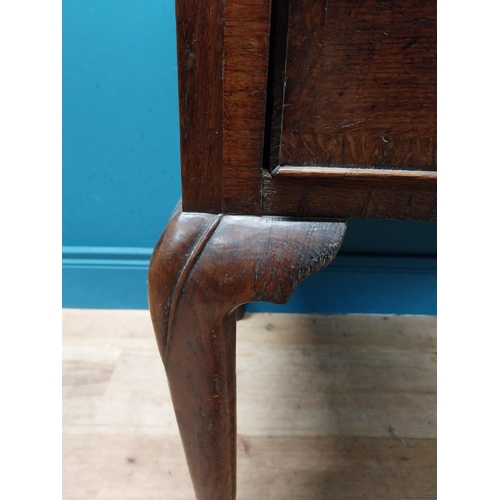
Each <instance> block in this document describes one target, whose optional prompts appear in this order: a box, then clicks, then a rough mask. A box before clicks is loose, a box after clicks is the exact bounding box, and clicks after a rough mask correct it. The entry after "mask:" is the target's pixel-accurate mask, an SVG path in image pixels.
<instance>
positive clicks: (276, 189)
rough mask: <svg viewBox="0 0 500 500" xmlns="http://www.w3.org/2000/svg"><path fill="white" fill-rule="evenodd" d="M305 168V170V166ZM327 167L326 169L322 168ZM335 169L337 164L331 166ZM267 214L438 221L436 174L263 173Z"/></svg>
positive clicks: (316, 171) (315, 170)
mask: <svg viewBox="0 0 500 500" xmlns="http://www.w3.org/2000/svg"><path fill="white" fill-rule="evenodd" d="M305 170H307V169H305ZM324 170H328V169H324ZM332 170H333V169H332ZM262 194H263V209H262V212H263V213H264V214H267V215H278V214H279V215H290V216H298V217H325V218H334V219H335V218H336V219H339V218H344V217H359V218H380V219H412V220H436V218H437V179H436V176H435V175H432V174H430V175H429V174H426V173H422V174H419V173H417V174H414V175H411V174H406V173H405V174H404V175H401V176H400V175H398V174H397V173H395V174H385V173H382V174H375V175H368V174H367V173H366V172H365V171H362V172H361V173H360V174H357V175H356V174H352V175H345V174H344V173H342V172H341V173H340V174H336V173H332V172H323V171H321V170H319V169H313V170H312V171H311V174H310V175H307V174H306V175H304V172H303V170H302V169H301V170H299V171H294V169H292V171H288V172H287V171H286V169H285V171H284V173H283V174H280V173H279V172H278V175H276V176H274V177H272V176H271V175H269V174H264V176H263V193H262Z"/></svg>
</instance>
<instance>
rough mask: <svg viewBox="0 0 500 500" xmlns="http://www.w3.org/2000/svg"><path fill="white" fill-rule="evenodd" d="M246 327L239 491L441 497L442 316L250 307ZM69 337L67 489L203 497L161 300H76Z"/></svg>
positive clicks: (290, 499) (74, 496) (145, 499)
mask: <svg viewBox="0 0 500 500" xmlns="http://www.w3.org/2000/svg"><path fill="white" fill-rule="evenodd" d="M236 339H237V341H236V370H237V379H238V429H239V431H238V432H239V435H238V437H237V441H236V446H237V460H238V477H237V486H238V499H240V500H257V499H258V500H260V499H262V498H272V499H277V500H299V499H300V500H309V499H310V498H316V499H318V500H331V499H332V498H336V499H347V498H348V499H350V500H353V499H354V500H360V499H361V498H371V499H384V500H396V499H397V500H401V499H404V500H409V499H423V498H426V499H431V498H436V362H435V361H436V358H435V352H436V351H435V348H436V318H435V317H426V316H388V317H383V316H370V315H361V316H357V315H347V316H341V315H338V316H337V315H335V316H318V315H290V314H251V315H248V314H247V315H246V317H245V318H244V319H243V320H242V321H241V322H239V323H238V329H237V334H236ZM62 340H63V383H64V385H63V396H62V405H63V428H62V432H63V471H62V481H63V499H64V500H91V499H98V500H104V499H105V500H120V499H127V500H153V499H155V500H156V499H159V498H168V499H169V500H193V499H194V495H193V490H192V485H191V480H190V477H189V472H188V469H187V465H186V460H185V456H184V452H183V449H182V443H181V440H180V436H179V434H178V429H177V423H176V421H175V414H174V410H173V407H172V403H171V399H170V394H169V391H168V388H167V385H166V384H165V383H164V369H163V366H162V363H161V361H160V358H159V356H158V348H157V346H156V342H155V340H154V333H153V330H152V325H151V320H150V317H149V313H148V311H133V310H128V311H120V310H88V309H87V310H71V309H64V310H63V335H62ZM389 425H391V426H393V427H394V428H395V429H396V432H397V433H398V434H399V435H400V436H401V437H402V438H403V439H404V441H405V443H406V445H405V444H403V443H402V442H401V441H400V440H398V439H397V438H396V437H395V436H394V435H392V434H391V433H390V432H389V431H388V426H389Z"/></svg>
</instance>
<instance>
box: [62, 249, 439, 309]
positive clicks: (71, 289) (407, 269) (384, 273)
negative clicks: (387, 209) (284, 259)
mask: <svg viewBox="0 0 500 500" xmlns="http://www.w3.org/2000/svg"><path fill="white" fill-rule="evenodd" d="M151 253H152V249H151V248H114V247H113V248H108V247H63V272H62V275H63V290H62V292H63V293H62V295H63V307H68V308H83V309H147V307H148V301H147V284H146V280H147V270H148V266H149V259H150V257H151ZM246 310H247V311H248V312H288V313H317V314H426V315H436V313H437V273H436V258H435V257H406V256H375V255H342V254H340V255H338V256H337V258H336V259H335V260H334V261H333V262H332V264H330V265H329V266H328V267H327V268H326V269H324V270H323V271H320V272H319V273H317V274H315V275H313V276H311V277H310V278H308V279H307V280H305V281H304V282H302V283H301V284H300V285H299V286H298V287H297V289H296V290H295V293H294V294H293V296H292V298H291V299H290V301H289V302H288V303H287V304H285V305H283V306H278V305H274V304H267V303H252V304H248V305H247V306H246Z"/></svg>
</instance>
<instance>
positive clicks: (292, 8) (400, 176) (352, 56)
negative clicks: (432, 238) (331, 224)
mask: <svg viewBox="0 0 500 500" xmlns="http://www.w3.org/2000/svg"><path fill="white" fill-rule="evenodd" d="M274 7H275V10H274V17H273V27H274V29H273V33H274V44H273V46H272V48H273V50H272V52H271V64H270V68H271V75H272V80H273V81H272V102H271V105H270V106H269V116H270V117H271V118H270V120H269V122H268V129H267V130H268V149H267V151H266V153H267V166H268V167H269V173H268V174H266V173H264V176H263V190H262V194H263V203H262V206H263V213H266V214H274V215H291V216H302V217H332V218H335V217H338V218H342V217H374V218H394V219H424V220H428V219H431V220H432V219H435V218H436V185H437V161H436V150H437V144H436V107H437V106H436V38H437V37H436V1H435V0H334V1H332V0H275V2H274ZM270 88H271V87H270ZM265 161H266V157H265Z"/></svg>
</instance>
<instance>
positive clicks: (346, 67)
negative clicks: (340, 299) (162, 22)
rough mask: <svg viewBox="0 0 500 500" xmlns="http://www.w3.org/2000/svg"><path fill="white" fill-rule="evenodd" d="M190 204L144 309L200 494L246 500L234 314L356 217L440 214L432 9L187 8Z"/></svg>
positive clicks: (182, 7) (306, 270) (275, 295)
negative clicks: (239, 452) (240, 490)
mask: <svg viewBox="0 0 500 500" xmlns="http://www.w3.org/2000/svg"><path fill="white" fill-rule="evenodd" d="M177 37H178V38H177V44H178V65H179V99H180V115H181V116H180V122H181V156H182V206H181V205H179V206H178V207H177V209H176V210H175V212H174V214H173V215H172V217H171V219H170V222H169V223H168V225H167V227H166V229H165V231H164V233H163V235H162V237H161V239H160V241H159V243H158V245H157V246H156V248H155V251H154V254H153V258H152V261H151V266H150V271H149V282H148V286H149V303H150V310H151V316H152V320H153V325H154V329H155V333H156V337H157V341H158V347H159V350H160V354H161V356H162V359H163V362H164V364H165V368H166V373H167V376H168V380H169V385H170V390H171V394H172V400H173V404H174V407H175V412H176V416H177V421H178V424H179V429H180V432H181V436H182V439H183V443H184V448H185V451H186V457H187V460H188V464H189V469H190V472H191V477H192V480H193V484H194V488H195V492H196V497H197V498H198V500H234V499H235V497H236V445H235V442H236V418H235V415H236V391H235V387H236V386H235V330H236V310H237V308H238V306H239V305H240V304H243V303H245V302H250V301H269V302H274V303H284V302H286V301H287V300H288V299H289V297H290V296H291V294H292V292H293V290H294V288H295V287H296V285H297V284H298V283H299V282H300V281H301V280H303V279H305V278H306V277H307V276H309V275H310V274H312V273H314V272H316V271H318V270H320V269H322V268H323V267H325V266H326V265H327V264H329V263H330V262H331V261H332V259H333V258H334V257H335V255H336V253H337V251H338V250H339V247H340V245H341V243H342V240H343V237H344V234H345V231H346V224H345V219H346V218H347V217H365V218H392V219H421V220H431V219H435V218H436V183H437V168H436V2H435V0H402V1H395V0H363V1H357V0H356V1H353V0H337V1H335V2H329V1H328V0H308V1H306V0H225V1H223V0H205V1H203V2H198V1H196V0H177Z"/></svg>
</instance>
